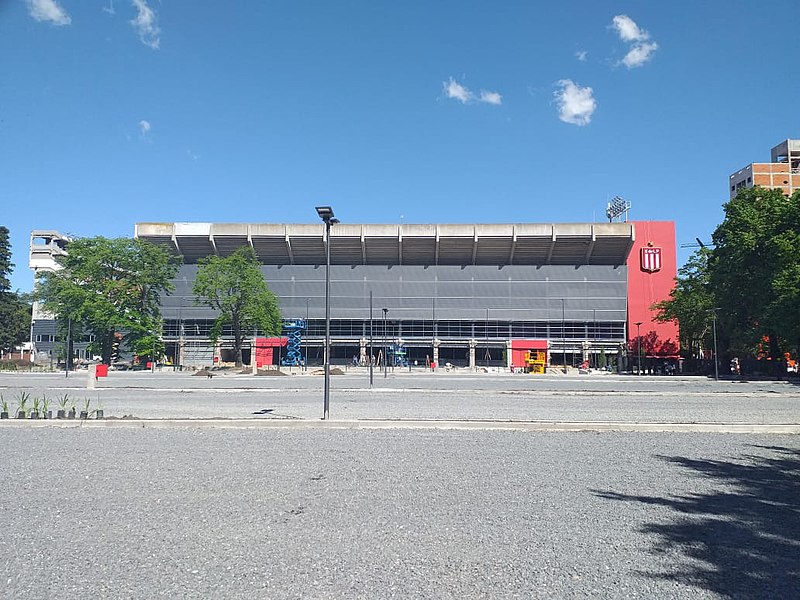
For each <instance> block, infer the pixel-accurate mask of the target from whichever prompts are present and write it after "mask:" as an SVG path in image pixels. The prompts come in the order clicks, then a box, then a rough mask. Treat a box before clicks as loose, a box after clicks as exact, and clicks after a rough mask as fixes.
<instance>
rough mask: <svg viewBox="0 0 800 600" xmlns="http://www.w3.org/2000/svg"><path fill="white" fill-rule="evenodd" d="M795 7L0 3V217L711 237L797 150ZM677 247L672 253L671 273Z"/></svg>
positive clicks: (721, 2)
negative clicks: (531, 228) (603, 229)
mask: <svg viewBox="0 0 800 600" xmlns="http://www.w3.org/2000/svg"><path fill="white" fill-rule="evenodd" d="M798 23H800V2H797V1H796V0H769V1H764V2H755V1H750V0H747V1H745V0H707V1H703V2H697V1H695V0H670V1H666V0H662V1H660V2H655V1H643V0H642V1H633V0H632V1H628V2H613V1H604V2H600V1H597V0H574V1H571V2H561V3H555V2H536V1H517V2H502V1H499V0H495V1H437V2H431V1H430V0H427V1H425V0H409V1H405V2H388V1H379V0H374V1H367V0H362V1H346V0H343V1H339V2H330V1H322V0H319V1H315V2H311V1H308V2H305V1H292V2H286V1H283V2H273V1H264V2H255V1H252V2H245V1H241V2H231V3H219V2H197V1H190V0H162V1H160V2H158V1H156V0H133V1H130V0H113V1H111V0H98V1H97V2H87V1H85V0H0V56H2V57H3V61H2V65H3V67H2V77H0V207H2V209H1V210H2V212H1V213H0V214H1V215H2V216H0V224H3V225H6V226H7V227H9V228H10V229H11V233H12V243H13V250H14V260H15V262H16V264H17V268H16V271H15V273H14V275H13V277H12V283H13V285H14V287H17V288H20V289H22V290H29V289H31V287H32V275H31V273H30V271H29V269H28V268H27V247H28V236H29V234H30V230H31V229H51V228H52V229H58V230H60V231H62V232H65V233H71V234H73V235H79V236H90V235H105V236H119V235H132V234H133V225H134V223H136V222H139V221H209V222H287V223H311V222H315V221H316V220H317V217H316V214H315V212H314V206H315V205H318V204H323V203H324V204H331V205H332V206H333V207H334V209H335V211H336V214H337V216H338V217H340V218H341V220H342V221H346V222H351V223H357V222H365V223H399V222H401V220H402V221H403V222H406V223H437V222H438V223H447V222H466V223H470V222H583V221H592V220H598V221H602V220H604V215H603V212H604V209H605V206H606V203H607V202H608V200H609V199H610V198H611V197H612V196H614V195H620V196H622V197H624V198H626V199H627V200H629V201H630V202H631V203H632V204H633V210H632V212H631V218H632V219H640V220H647V219H653V220H662V219H663V220H675V221H676V225H677V235H678V243H679V244H680V243H685V242H692V241H694V238H695V237H700V238H702V239H708V238H709V236H710V234H711V232H712V231H713V230H714V228H715V226H716V225H717V224H718V223H719V221H720V220H721V218H722V208H721V206H722V204H723V203H724V202H725V201H726V200H727V198H728V192H727V190H728V176H729V175H730V174H731V173H732V172H733V171H735V170H737V169H739V168H740V167H742V166H744V165H746V164H748V163H750V162H753V161H756V162H758V161H766V160H768V159H769V150H770V148H771V147H772V146H774V145H775V144H777V143H779V142H780V141H782V140H784V139H786V138H795V137H800V126H798V122H797V120H798V117H797V112H798V111H797V106H798V105H800V104H799V103H798V100H800V77H798V76H797V74H796V64H795V63H796V60H795V59H796V57H797V56H798V50H800V48H799V46H800V42H798V37H797V34H796V33H797V32H796V28H797V25H798ZM689 252H690V250H681V251H680V253H679V261H681V262H682V261H683V260H685V258H686V257H687V256H688V253H689Z"/></svg>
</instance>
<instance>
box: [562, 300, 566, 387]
mask: <svg viewBox="0 0 800 600" xmlns="http://www.w3.org/2000/svg"><path fill="white" fill-rule="evenodd" d="M566 306H567V304H566V299H565V298H562V299H561V352H562V353H563V354H564V374H566V373H567V331H566V329H565V327H566V316H567V309H566Z"/></svg>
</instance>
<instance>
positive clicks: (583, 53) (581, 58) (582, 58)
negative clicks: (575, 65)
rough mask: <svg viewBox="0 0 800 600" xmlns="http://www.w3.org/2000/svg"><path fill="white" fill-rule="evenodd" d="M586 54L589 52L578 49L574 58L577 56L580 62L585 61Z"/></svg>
mask: <svg viewBox="0 0 800 600" xmlns="http://www.w3.org/2000/svg"><path fill="white" fill-rule="evenodd" d="M587 56H589V53H588V52H587V51H586V50H578V51H577V52H576V53H575V58H577V59H578V60H579V61H581V62H586V57H587Z"/></svg>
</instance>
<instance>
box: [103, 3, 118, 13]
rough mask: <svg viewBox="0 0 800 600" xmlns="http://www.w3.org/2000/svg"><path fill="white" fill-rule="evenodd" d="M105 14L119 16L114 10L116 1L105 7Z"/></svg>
mask: <svg viewBox="0 0 800 600" xmlns="http://www.w3.org/2000/svg"><path fill="white" fill-rule="evenodd" d="M103 12H105V13H108V14H110V15H115V14H117V11H115V10H114V0H108V6H104V7H103Z"/></svg>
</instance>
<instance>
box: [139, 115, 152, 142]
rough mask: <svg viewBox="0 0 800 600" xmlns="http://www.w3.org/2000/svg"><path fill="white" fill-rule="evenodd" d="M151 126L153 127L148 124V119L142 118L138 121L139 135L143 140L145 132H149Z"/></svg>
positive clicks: (145, 135) (145, 136)
mask: <svg viewBox="0 0 800 600" xmlns="http://www.w3.org/2000/svg"><path fill="white" fill-rule="evenodd" d="M152 128H153V127H152V125H150V121H145V120H144V119H142V120H141V121H139V137H141V138H142V139H143V140H144V139H147V134H148V133H150V130H151V129H152Z"/></svg>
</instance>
